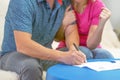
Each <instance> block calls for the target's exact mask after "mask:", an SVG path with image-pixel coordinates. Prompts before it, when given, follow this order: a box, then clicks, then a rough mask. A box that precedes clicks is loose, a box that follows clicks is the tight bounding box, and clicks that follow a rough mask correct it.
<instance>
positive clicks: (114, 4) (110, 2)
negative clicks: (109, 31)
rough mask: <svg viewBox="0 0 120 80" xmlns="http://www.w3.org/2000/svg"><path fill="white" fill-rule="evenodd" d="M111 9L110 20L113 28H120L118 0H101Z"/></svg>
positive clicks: (119, 4)
mask: <svg viewBox="0 0 120 80" xmlns="http://www.w3.org/2000/svg"><path fill="white" fill-rule="evenodd" d="M103 1H104V2H105V4H106V6H107V7H108V8H109V9H110V10H111V13H112V16H111V22H112V26H113V27H114V28H118V27H119V28H120V0H103Z"/></svg>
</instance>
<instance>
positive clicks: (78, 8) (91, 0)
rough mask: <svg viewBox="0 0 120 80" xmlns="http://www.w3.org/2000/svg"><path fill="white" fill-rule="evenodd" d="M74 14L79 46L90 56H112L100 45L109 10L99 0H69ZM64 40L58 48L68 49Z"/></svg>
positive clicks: (88, 57)
mask: <svg viewBox="0 0 120 80" xmlns="http://www.w3.org/2000/svg"><path fill="white" fill-rule="evenodd" d="M71 3H72V8H73V9H74V12H75V16H76V23H77V25H78V33H79V44H78V45H79V48H80V50H81V51H82V52H83V53H84V54H85V55H86V57H87V59H91V58H97V59H98V58H113V56H112V55H111V54H110V53H109V52H108V51H107V50H105V49H102V48H101V46H100V42H101V38H102V33H103V30H104V26H105V23H106V21H107V20H108V19H109V17H110V15H111V14H110V11H109V10H108V9H107V8H106V7H105V5H104V3H103V2H102V1H101V0H71ZM66 47H68V46H66V44H65V41H64V40H63V41H61V42H60V44H59V46H58V48H57V49H60V50H68V49H67V48H66Z"/></svg>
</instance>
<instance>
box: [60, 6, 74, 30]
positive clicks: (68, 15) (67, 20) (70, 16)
mask: <svg viewBox="0 0 120 80" xmlns="http://www.w3.org/2000/svg"><path fill="white" fill-rule="evenodd" d="M75 21H76V17H75V13H74V10H72V9H71V6H68V7H67V9H66V11H65V14H64V18H63V23H62V24H63V25H64V26H65V27H66V26H68V25H70V24H71V23H73V22H75ZM64 29H65V28H64Z"/></svg>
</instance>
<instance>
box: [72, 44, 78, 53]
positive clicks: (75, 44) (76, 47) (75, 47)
mask: <svg viewBox="0 0 120 80" xmlns="http://www.w3.org/2000/svg"><path fill="white" fill-rule="evenodd" d="M73 45H74V47H75V49H76V50H77V51H79V49H78V47H77V46H76V44H75V43H73Z"/></svg>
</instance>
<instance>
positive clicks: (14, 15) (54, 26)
mask: <svg viewBox="0 0 120 80" xmlns="http://www.w3.org/2000/svg"><path fill="white" fill-rule="evenodd" d="M69 4H70V2H69V0H63V5H60V4H59V3H58V1H57V0H55V8H54V9H53V10H51V9H50V6H49V4H48V3H47V2H46V0H10V4H9V7H8V11H7V14H6V21H5V28H4V38H3V44H2V54H4V53H6V52H11V51H16V44H15V40H14V34H13V31H14V30H19V31H23V32H27V33H30V34H32V39H33V40H34V41H36V42H38V43H40V44H42V45H44V46H46V47H49V48H51V43H52V41H53V39H54V36H55V34H56V32H57V30H58V29H59V27H60V26H61V23H62V19H63V16H64V11H65V9H66V7H67V6H68V5H69Z"/></svg>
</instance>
